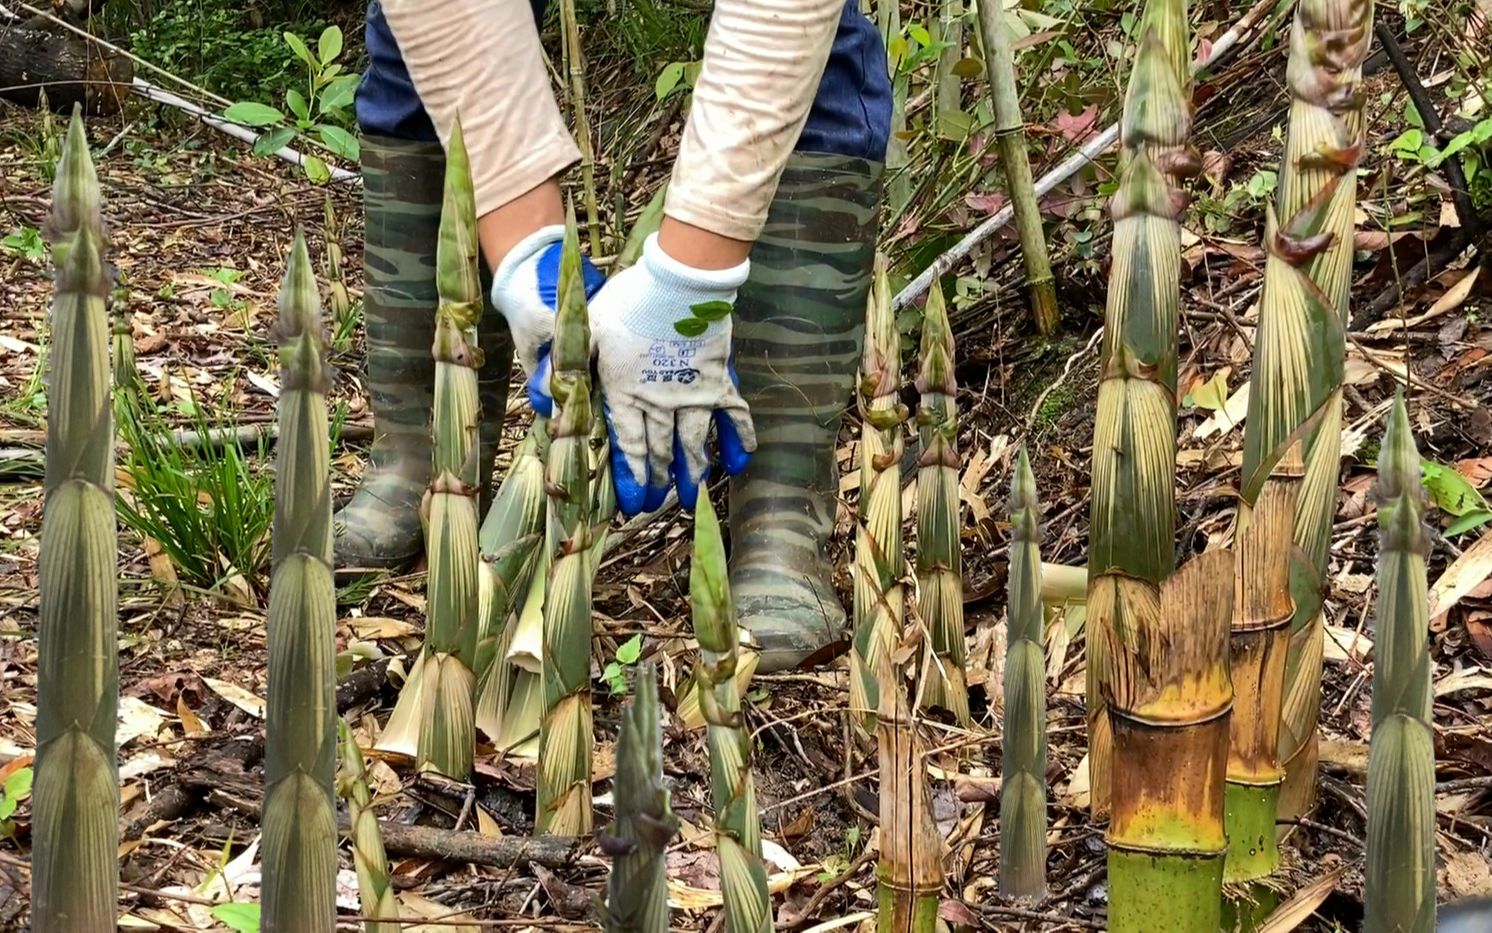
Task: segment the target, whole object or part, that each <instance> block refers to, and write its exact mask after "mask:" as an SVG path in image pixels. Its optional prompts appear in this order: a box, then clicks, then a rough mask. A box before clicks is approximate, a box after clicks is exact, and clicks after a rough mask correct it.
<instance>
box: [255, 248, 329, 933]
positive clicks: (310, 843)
mask: <svg viewBox="0 0 1492 933" xmlns="http://www.w3.org/2000/svg"><path fill="white" fill-rule="evenodd" d="M275 337H276V340H277V341H278V342H279V345H280V401H279V428H280V441H279V445H278V447H277V448H276V451H277V452H276V458H277V462H276V464H275V517H274V532H273V558H272V568H273V569H272V570H271V573H270V587H269V610H268V613H267V616H266V621H265V642H266V644H267V646H268V650H269V686H268V690H267V698H268V700H267V706H266V709H265V717H264V718H265V724H264V725H265V728H264V739H265V741H264V817H263V820H262V823H263V827H264V837H263V844H262V845H263V848H262V860H263V863H264V894H263V914H262V923H263V925H264V928H265V930H267V931H271V933H273V931H286V933H302V931H304V933H318V931H325V933H331V931H332V929H333V928H334V927H335V926H336V922H337V807H336V794H335V789H334V780H335V777H336V768H337V730H336V689H337V672H336V654H337V644H336V642H337V588H336V584H335V583H334V582H333V580H332V494H331V463H330V449H329V448H328V446H327V442H326V439H327V437H328V436H329V424H328V420H327V414H326V393H327V389H328V388H330V386H331V379H330V376H329V373H328V371H327V366H326V347H327V340H326V334H325V332H324V331H323V330H322V326H321V300H320V298H319V296H318V295H317V291H316V278H315V274H314V273H313V271H312V266H311V256H310V253H308V252H307V250H306V240H305V237H304V236H303V235H302V234H301V233H300V231H296V235H295V243H294V244H293V245H292V246H291V250H290V258H289V261H288V262H287V263H286V265H285V279H284V283H283V284H282V285H281V286H280V316H279V320H278V321H277V322H276V324H275Z"/></svg>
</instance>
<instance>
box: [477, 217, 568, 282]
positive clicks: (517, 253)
mask: <svg viewBox="0 0 1492 933" xmlns="http://www.w3.org/2000/svg"><path fill="white" fill-rule="evenodd" d="M564 238H565V225H564V224H550V225H549V226H547V227H540V228H539V229H537V230H535V231H534V232H533V233H530V234H529V235H528V236H526V237H524V238H523V239H521V240H519V241H518V242H517V243H515V244H513V248H512V249H510V250H508V255H506V256H504V257H503V261H502V262H500V263H498V264H497V268H496V269H494V270H493V272H492V291H493V292H494V293H496V292H497V290H498V289H499V288H500V287H502V286H504V285H505V284H506V283H507V281H508V279H510V278H512V277H513V274H514V273H515V272H517V271H518V267H519V266H521V265H523V264H524V263H525V262H528V261H529V260H531V259H533V258H534V257H536V256H538V255H539V254H540V253H542V252H543V251H544V250H545V249H546V248H547V247H549V246H552V245H553V244H555V243H558V242H559V241H561V240H563V239H564Z"/></svg>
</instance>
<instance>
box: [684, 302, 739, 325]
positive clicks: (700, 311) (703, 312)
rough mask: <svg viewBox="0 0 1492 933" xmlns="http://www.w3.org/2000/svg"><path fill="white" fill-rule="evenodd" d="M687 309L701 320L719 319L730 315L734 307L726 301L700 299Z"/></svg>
mask: <svg viewBox="0 0 1492 933" xmlns="http://www.w3.org/2000/svg"><path fill="white" fill-rule="evenodd" d="M689 310H690V311H693V312H694V316H695V317H697V318H699V319H701V320H705V321H719V320H723V319H725V318H728V317H730V313H731V312H732V311H734V310H735V308H734V307H733V306H732V305H731V303H730V302H728V301H701V302H700V303H699V304H697V305H690V306H689Z"/></svg>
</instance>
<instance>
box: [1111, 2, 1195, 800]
mask: <svg viewBox="0 0 1492 933" xmlns="http://www.w3.org/2000/svg"><path fill="white" fill-rule="evenodd" d="M1139 35H1140V48H1139V54H1138V56H1137V58H1136V59H1135V64H1134V69H1133V71H1132V73H1131V75H1130V81H1129V89H1128V93H1127V96H1126V98H1125V105H1124V116H1123V118H1122V120H1121V130H1120V136H1121V143H1122V147H1123V149H1122V152H1121V157H1120V158H1121V166H1122V167H1121V169H1120V180H1119V189H1118V191H1117V192H1116V193H1115V195H1114V199H1113V201H1112V202H1111V204H1110V207H1109V211H1110V213H1111V215H1112V216H1113V218H1114V248H1113V268H1112V271H1111V272H1110V276H1109V292H1108V307H1107V311H1106V314H1105V317H1104V336H1103V344H1102V349H1101V351H1100V367H1101V370H1100V371H1101V373H1102V381H1101V382H1100V384H1099V389H1098V411H1097V416H1096V418H1095V427H1094V434H1093V502H1092V508H1091V516H1092V519H1091V523H1090V532H1089V534H1090V545H1091V546H1090V552H1089V557H1088V632H1089V637H1088V638H1087V640H1086V642H1087V651H1088V730H1089V735H1088V746H1089V766H1090V784H1091V787H1092V809H1093V815H1094V816H1101V815H1103V814H1104V813H1106V812H1107V811H1108V808H1109V785H1110V769H1111V767H1112V764H1111V762H1112V756H1113V737H1112V730H1111V723H1110V717H1109V714H1108V710H1107V708H1106V707H1105V704H1104V701H1103V696H1102V691H1101V690H1100V686H1101V684H1102V682H1103V680H1104V678H1105V677H1106V676H1107V670H1108V666H1109V663H1110V659H1109V658H1108V657H1107V656H1106V655H1105V654H1104V649H1105V647H1106V644H1107V642H1108V640H1109V639H1108V637H1107V636H1108V635H1109V634H1110V633H1111V632H1113V631H1114V628H1115V626H1116V625H1121V624H1123V621H1124V620H1126V619H1135V618H1138V617H1139V614H1140V613H1147V612H1149V613H1150V614H1153V609H1154V607H1155V606H1156V605H1158V604H1159V602H1160V586H1161V583H1162V581H1164V580H1165V579H1166V578H1167V577H1169V576H1170V575H1171V572H1172V571H1173V570H1174V569H1175V566H1176V561H1175V553H1174V548H1175V537H1176V530H1175V529H1176V495H1175V488H1174V477H1175V466H1174V465H1175V463H1176V326H1177V306H1178V303H1179V300H1180V297H1179V295H1180V292H1179V288H1178V284H1177V279H1178V275H1179V269H1180V264H1181V225H1180V224H1179V223H1178V222H1177V215H1178V213H1179V212H1180V209H1181V208H1182V207H1183V206H1184V201H1185V196H1184V195H1183V194H1182V192H1181V191H1180V190H1179V188H1178V183H1179V178H1180V176H1181V175H1182V174H1185V173H1188V172H1191V171H1194V170H1195V166H1196V163H1197V160H1196V156H1195V154H1194V153H1193V152H1192V151H1191V150H1190V148H1189V147H1188V138H1189V136H1190V134H1191V106H1190V93H1189V88H1190V69H1189V67H1188V65H1189V61H1188V53H1187V25H1186V6H1185V3H1184V0H1148V2H1147V3H1146V6H1145V12H1144V15H1143V18H1142V19H1141V23H1140V33H1139ZM1094 635H1097V636H1099V637H1093V636H1094Z"/></svg>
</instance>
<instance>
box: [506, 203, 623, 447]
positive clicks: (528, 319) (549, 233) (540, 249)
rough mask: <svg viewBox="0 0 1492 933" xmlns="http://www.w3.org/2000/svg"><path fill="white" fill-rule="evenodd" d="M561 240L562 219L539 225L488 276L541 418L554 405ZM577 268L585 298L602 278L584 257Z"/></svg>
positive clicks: (601, 281) (604, 279) (592, 292)
mask: <svg viewBox="0 0 1492 933" xmlns="http://www.w3.org/2000/svg"><path fill="white" fill-rule="evenodd" d="M564 239H565V227H564V225H563V224H555V225H553V226H548V227H541V228H539V229H538V230H536V231H534V232H533V233H531V234H529V235H528V236H527V237H524V238H523V239H522V240H519V241H518V243H517V244H516V245H515V246H514V247H513V248H512V249H511V250H509V251H508V254H507V255H506V256H504V257H503V260H502V262H501V263H499V264H498V267H497V271H496V272H494V273H493V275H492V305H493V307H494V308H496V309H497V310H498V312H499V313H500V314H502V316H503V317H504V318H506V319H507V321H508V330H509V331H510V332H511V333H512V335H513V349H514V350H515V351H517V354H518V364H519V365H520V366H522V367H523V372H524V373H525V374H526V375H527V376H528V398H529V404H530V405H532V406H533V409H534V411H536V412H538V413H539V414H541V415H544V416H546V417H547V416H548V415H549V414H550V412H551V411H552V410H553V408H554V402H553V400H552V399H551V398H550V397H549V345H550V343H551V342H552V341H553V340H554V303H555V294H556V293H557V292H558V290H559V267H560V252H561V250H562V249H563V247H564ZM580 267H581V270H582V274H583V275H584V277H585V294H586V297H587V298H590V297H591V296H593V295H595V294H596V291H597V290H598V289H599V288H600V287H601V285H602V283H603V282H605V281H606V278H605V276H603V275H602V274H601V272H600V270H598V269H597V268H596V267H595V266H593V265H591V261H590V260H589V259H587V258H585V257H581V260H580Z"/></svg>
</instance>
